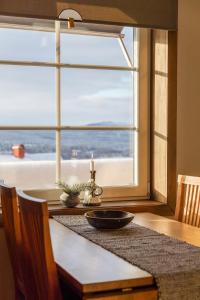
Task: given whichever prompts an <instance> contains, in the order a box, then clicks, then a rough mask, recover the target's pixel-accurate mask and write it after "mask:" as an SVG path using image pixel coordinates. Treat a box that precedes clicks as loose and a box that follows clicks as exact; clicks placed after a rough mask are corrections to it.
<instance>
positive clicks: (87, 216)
mask: <svg viewBox="0 0 200 300" xmlns="http://www.w3.org/2000/svg"><path fill="white" fill-rule="evenodd" d="M96 211H97V212H99V211H105V212H108V211H112V212H123V213H125V214H126V216H124V217H119V218H112V217H110V218H109V217H107V218H102V217H95V216H91V215H89V214H90V213H94V212H96ZM84 216H85V217H86V218H90V219H98V220H124V219H128V218H134V217H135V215H134V214H133V213H130V212H128V211H124V210H117V209H115V210H113V209H108V210H105V209H99V210H97V209H96V210H89V211H87V212H85V213H84Z"/></svg>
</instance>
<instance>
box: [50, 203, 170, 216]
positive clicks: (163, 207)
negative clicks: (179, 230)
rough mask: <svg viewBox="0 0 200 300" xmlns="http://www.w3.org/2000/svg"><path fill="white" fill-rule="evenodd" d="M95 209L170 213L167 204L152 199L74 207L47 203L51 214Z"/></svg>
mask: <svg viewBox="0 0 200 300" xmlns="http://www.w3.org/2000/svg"><path fill="white" fill-rule="evenodd" d="M96 209H117V210H125V211H129V212H151V213H157V214H161V215H164V216H166V215H172V212H171V211H170V210H169V208H168V206H167V204H165V203H161V202H158V201H154V200H131V201H130V200H129V201H112V202H103V203H102V204H101V206H83V205H82V204H80V205H78V206H77V207H74V208H69V207H64V206H62V205H49V214H50V216H53V215H62V214H66V215H79V214H84V213H85V212H87V211H89V210H96Z"/></svg>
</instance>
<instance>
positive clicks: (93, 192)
mask: <svg viewBox="0 0 200 300" xmlns="http://www.w3.org/2000/svg"><path fill="white" fill-rule="evenodd" d="M95 179H96V171H95V170H90V179H89V181H88V187H87V188H86V190H85V194H84V200H83V205H85V206H99V205H101V198H100V196H101V195H102V193H103V189H102V187H100V186H98V185H97V184H96V183H95Z"/></svg>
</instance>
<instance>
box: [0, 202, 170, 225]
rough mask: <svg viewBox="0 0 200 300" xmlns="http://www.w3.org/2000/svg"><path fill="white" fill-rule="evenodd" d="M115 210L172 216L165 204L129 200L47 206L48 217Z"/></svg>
mask: <svg viewBox="0 0 200 300" xmlns="http://www.w3.org/2000/svg"><path fill="white" fill-rule="evenodd" d="M104 208H105V209H117V210H125V211H129V212H133V213H134V212H135V213H136V212H151V213H155V214H158V215H162V216H172V213H171V211H170V209H169V207H168V206H167V204H165V203H161V202H158V201H155V200H129V201H112V202H103V203H102V204H101V206H91V207H89V206H83V205H82V204H79V205H78V206H77V207H73V208H69V207H64V206H62V205H60V204H57V205H51V204H50V205H49V207H48V209H49V216H50V217H52V216H53V215H81V214H84V213H85V212H87V211H88V210H94V209H95V210H96V209H104ZM2 225H3V223H2V211H1V209H0V227H2Z"/></svg>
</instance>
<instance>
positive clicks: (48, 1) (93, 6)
mask: <svg viewBox="0 0 200 300" xmlns="http://www.w3.org/2000/svg"><path fill="white" fill-rule="evenodd" d="M66 8H73V9H75V10H77V11H78V12H79V13H80V14H81V16H82V18H83V20H85V21H87V20H89V21H95V22H108V23H110V22H115V23H119V22H121V23H124V24H132V25H133V24H135V25H140V26H143V27H154V28H176V27H177V0H148V1H146V0H131V1H130V0H115V1H114V0H18V1H13V0H1V1H0V14H2V15H4V14H8V15H15V16H29V17H36V18H37V17H38V18H42V17H43V18H51V19H55V18H56V17H57V16H58V15H59V14H60V12H61V11H62V10H63V9H66Z"/></svg>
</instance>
